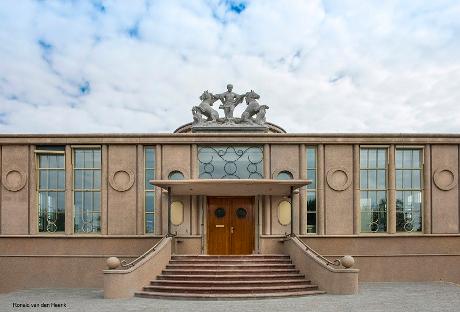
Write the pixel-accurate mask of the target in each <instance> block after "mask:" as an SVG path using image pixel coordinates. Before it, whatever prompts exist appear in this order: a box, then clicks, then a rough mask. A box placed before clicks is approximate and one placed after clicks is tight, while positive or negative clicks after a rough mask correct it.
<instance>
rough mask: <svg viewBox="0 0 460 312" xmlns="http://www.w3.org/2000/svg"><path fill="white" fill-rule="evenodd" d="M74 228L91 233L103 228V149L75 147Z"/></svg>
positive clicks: (77, 230) (76, 230)
mask: <svg viewBox="0 0 460 312" xmlns="http://www.w3.org/2000/svg"><path fill="white" fill-rule="evenodd" d="M73 174H74V181H73V183H74V184H73V190H74V193H73V195H74V209H75V211H74V230H75V232H76V233H78V232H80V233H91V232H99V231H100V230H101V150H100V149H99V148H81V149H74V157H73Z"/></svg>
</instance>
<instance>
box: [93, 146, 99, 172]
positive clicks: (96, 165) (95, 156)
mask: <svg viewBox="0 0 460 312" xmlns="http://www.w3.org/2000/svg"><path fill="white" fill-rule="evenodd" d="M93 161H94V163H93V166H94V168H101V150H100V149H95V150H93Z"/></svg>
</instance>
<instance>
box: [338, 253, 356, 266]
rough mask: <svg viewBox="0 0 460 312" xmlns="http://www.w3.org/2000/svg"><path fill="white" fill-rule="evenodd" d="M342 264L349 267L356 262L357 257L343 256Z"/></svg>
mask: <svg viewBox="0 0 460 312" xmlns="http://www.w3.org/2000/svg"><path fill="white" fill-rule="evenodd" d="M340 264H341V265H343V266H344V267H345V268H346V269H349V268H351V267H352V266H353V265H354V264H355V259H354V258H353V257H352V256H343V257H342V259H340Z"/></svg>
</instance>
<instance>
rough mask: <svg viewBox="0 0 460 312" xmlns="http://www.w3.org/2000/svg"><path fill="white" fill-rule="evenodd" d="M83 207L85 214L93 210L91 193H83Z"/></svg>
mask: <svg viewBox="0 0 460 312" xmlns="http://www.w3.org/2000/svg"><path fill="white" fill-rule="evenodd" d="M83 207H84V208H85V210H86V211H87V213H89V212H91V211H92V210H93V193H92V192H84V194H83Z"/></svg>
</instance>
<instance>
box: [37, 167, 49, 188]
mask: <svg viewBox="0 0 460 312" xmlns="http://www.w3.org/2000/svg"><path fill="white" fill-rule="evenodd" d="M38 188H40V189H47V188H48V170H40V175H39V181H38Z"/></svg>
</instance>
